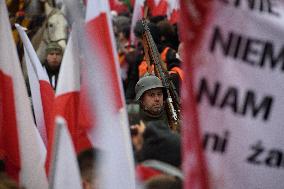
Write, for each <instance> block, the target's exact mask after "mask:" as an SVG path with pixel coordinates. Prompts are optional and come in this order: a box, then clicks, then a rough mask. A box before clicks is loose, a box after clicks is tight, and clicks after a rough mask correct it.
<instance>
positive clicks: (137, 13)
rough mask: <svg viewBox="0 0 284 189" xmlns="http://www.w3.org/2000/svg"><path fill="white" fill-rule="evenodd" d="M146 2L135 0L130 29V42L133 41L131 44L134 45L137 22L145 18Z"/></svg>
mask: <svg viewBox="0 0 284 189" xmlns="http://www.w3.org/2000/svg"><path fill="white" fill-rule="evenodd" d="M145 1H146V0H135V3H134V8H133V14H132V20H131V28H130V40H131V43H133V44H134V42H135V35H134V28H135V25H136V22H137V21H138V20H140V19H142V17H143V11H144V3H145Z"/></svg>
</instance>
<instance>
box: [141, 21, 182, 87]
mask: <svg viewBox="0 0 284 189" xmlns="http://www.w3.org/2000/svg"><path fill="white" fill-rule="evenodd" d="M139 25H140V26H139ZM148 27H149V29H150V33H151V35H152V37H153V40H154V42H155V44H156V46H157V49H158V51H159V53H160V56H161V60H162V61H163V62H164V63H165V64H166V67H167V70H168V72H169V74H170V77H171V78H170V79H171V80H172V81H173V83H174V85H175V86H176V88H177V91H179V84H180V81H181V80H183V77H184V76H183V75H184V74H183V71H182V69H181V65H180V64H181V62H180V60H179V59H178V58H177V53H176V51H175V50H174V49H173V48H171V47H169V46H166V45H164V44H163V43H162V41H161V35H160V31H159V28H158V27H157V25H155V24H153V23H151V22H150V23H148ZM139 28H140V29H142V30H143V27H142V23H141V22H138V23H137V25H136V31H137V30H138V29H139ZM135 34H136V37H138V38H140V40H141V39H142V35H141V34H142V32H136V33H135ZM138 70H139V77H143V76H144V75H145V74H148V73H149V71H150V73H149V74H153V73H154V65H153V64H152V65H151V68H150V69H148V65H147V62H146V60H145V58H144V59H143V61H142V62H141V63H140V65H139V66H138Z"/></svg>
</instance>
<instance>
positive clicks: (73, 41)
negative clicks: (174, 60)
mask: <svg viewBox="0 0 284 189" xmlns="http://www.w3.org/2000/svg"><path fill="white" fill-rule="evenodd" d="M78 52H79V46H78V40H77V35H76V33H75V32H73V31H72V34H71V37H70V38H69V42H68V45H67V48H66V50H65V52H64V55H63V59H62V63H61V67H60V72H59V77H58V83H57V88H56V95H55V96H56V97H55V101H54V115H55V116H58V115H60V116H62V117H63V118H64V119H65V120H66V122H67V126H68V129H69V132H70V134H71V137H72V141H73V143H74V146H75V150H76V152H77V153H78V152H80V151H82V150H84V149H87V148H90V147H91V146H92V145H91V143H90V141H89V139H88V137H87V132H86V129H87V128H88V127H90V126H88V125H87V126H86V124H91V119H89V118H88V112H86V111H87V109H88V108H87V107H86V103H85V99H84V98H87V97H86V96H82V94H84V93H80V82H81V81H80V62H81V61H80V55H79V53H78ZM86 117H87V118H86ZM86 120H87V121H86ZM82 124H83V125H82Z"/></svg>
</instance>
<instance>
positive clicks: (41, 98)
mask: <svg viewBox="0 0 284 189" xmlns="http://www.w3.org/2000/svg"><path fill="white" fill-rule="evenodd" d="M15 26H16V28H17V30H18V32H19V35H20V37H21V39H22V41H23V45H24V52H25V62H26V65H27V70H28V77H29V83H30V90H31V96H32V105H33V108H34V115H35V120H36V125H37V128H38V130H39V133H40V135H41V138H42V140H43V142H44V144H45V146H47V139H48V131H49V129H48V126H50V124H51V123H50V121H51V112H52V108H51V107H52V103H53V100H54V91H53V88H52V86H51V85H50V83H49V79H48V75H47V73H46V71H44V69H43V66H42V64H41V63H40V61H39V58H38V56H37V54H36V52H35V50H34V48H33V46H32V44H31V42H30V40H29V38H28V36H27V34H26V32H25V31H24V29H23V27H21V26H20V25H19V24H15Z"/></svg>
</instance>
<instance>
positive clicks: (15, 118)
mask: <svg viewBox="0 0 284 189" xmlns="http://www.w3.org/2000/svg"><path fill="white" fill-rule="evenodd" d="M0 41H1V43H0V128H1V129H0V135H1V140H0V150H1V158H2V159H3V160H4V163H5V169H6V172H7V173H8V174H9V175H10V176H12V177H13V178H15V179H18V181H19V183H20V185H21V186H24V187H25V188H31V189H36V188H43V189H47V188H48V183H47V178H46V175H45V171H44V161H45V150H44V145H43V142H42V140H41V137H40V135H39V133H38V130H37V129H36V127H35V124H34V120H33V117H32V111H31V107H30V102H29V98H28V95H27V90H26V87H25V82H24V78H23V75H22V71H21V68H20V62H19V59H18V54H17V51H16V47H15V44H14V41H13V38H12V31H11V28H10V23H9V19H8V12H7V8H6V5H5V2H4V1H0Z"/></svg>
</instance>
